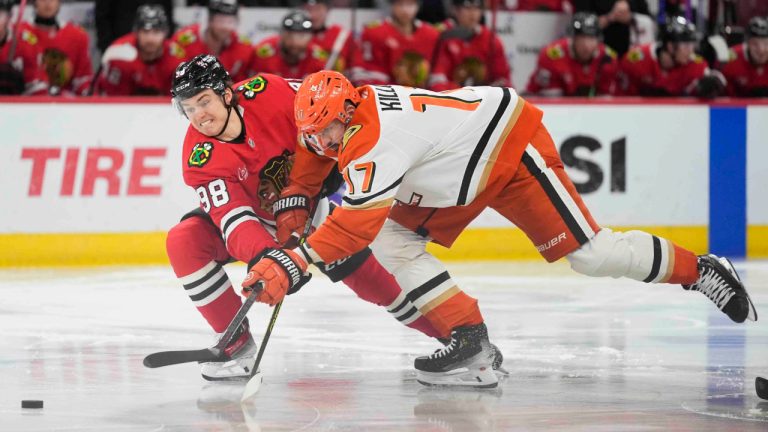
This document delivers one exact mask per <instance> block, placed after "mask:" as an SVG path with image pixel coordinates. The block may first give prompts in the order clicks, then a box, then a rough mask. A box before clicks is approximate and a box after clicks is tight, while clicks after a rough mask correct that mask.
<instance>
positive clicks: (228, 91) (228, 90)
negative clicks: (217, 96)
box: [224, 87, 232, 105]
mask: <svg viewBox="0 0 768 432" xmlns="http://www.w3.org/2000/svg"><path fill="white" fill-rule="evenodd" d="M224 102H225V103H226V104H227V105H231V104H232V89H231V88H229V87H227V88H226V89H224Z"/></svg>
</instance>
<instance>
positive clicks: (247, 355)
mask: <svg viewBox="0 0 768 432" xmlns="http://www.w3.org/2000/svg"><path fill="white" fill-rule="evenodd" d="M219 336H221V335H217V338H218V337H219ZM257 352H258V347H257V346H256V342H254V341H253V337H252V336H251V332H250V329H249V326H248V321H247V320H246V321H244V322H243V324H242V325H241V326H240V330H238V333H236V334H235V336H234V338H233V341H232V342H231V343H230V344H229V345H228V346H227V347H226V348H225V349H224V353H225V354H226V355H227V356H228V360H226V361H223V362H207V363H201V364H200V372H201V373H202V375H203V378H205V379H206V380H208V381H235V380H247V379H248V378H250V373H251V369H253V366H254V364H255V363H256V353H257Z"/></svg>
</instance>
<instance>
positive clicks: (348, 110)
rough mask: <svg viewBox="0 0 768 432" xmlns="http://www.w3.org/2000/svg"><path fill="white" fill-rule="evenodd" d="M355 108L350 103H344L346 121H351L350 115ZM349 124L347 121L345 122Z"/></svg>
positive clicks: (353, 112)
mask: <svg viewBox="0 0 768 432" xmlns="http://www.w3.org/2000/svg"><path fill="white" fill-rule="evenodd" d="M356 108H357V107H356V106H355V104H353V103H352V102H344V113H345V114H346V115H347V119H349V120H352V115H354V114H355V109H356ZM347 123H349V121H348V122H347Z"/></svg>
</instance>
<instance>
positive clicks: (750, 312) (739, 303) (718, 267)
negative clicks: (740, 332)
mask: <svg viewBox="0 0 768 432" xmlns="http://www.w3.org/2000/svg"><path fill="white" fill-rule="evenodd" d="M683 288H685V289H686V290H691V291H699V292H701V293H703V294H704V295H706V296H707V297H709V299H710V300H712V302H713V303H715V306H717V307H718V308H719V309H720V310H721V311H723V312H724V313H725V314H726V315H728V317H729V318H730V319H731V320H733V321H734V322H737V323H741V322H744V320H747V319H749V320H751V321H757V311H756V310H755V306H754V305H753V304H752V300H751V299H750V298H749V294H747V290H746V289H745V288H744V284H742V283H741V279H739V275H738V274H736V269H734V268H733V264H731V261H729V260H728V258H719V257H718V256H716V255H712V254H709V255H699V279H698V280H697V281H696V282H694V283H693V284H691V285H683Z"/></svg>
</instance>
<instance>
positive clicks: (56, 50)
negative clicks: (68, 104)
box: [24, 0, 93, 95]
mask: <svg viewBox="0 0 768 432" xmlns="http://www.w3.org/2000/svg"><path fill="white" fill-rule="evenodd" d="M34 4H35V19H34V22H33V23H32V24H29V23H25V24H24V29H25V30H29V31H30V32H32V33H33V34H34V35H35V37H37V41H38V43H39V45H40V50H41V52H42V68H43V70H44V71H45V74H46V76H47V79H48V84H49V92H50V93H51V94H60V93H65V94H75V95H85V94H86V92H87V91H88V86H89V85H90V83H91V79H92V78H93V71H92V70H91V68H92V64H91V55H90V53H89V52H88V33H86V32H85V30H83V28H82V27H80V26H78V25H76V24H74V23H71V22H65V23H60V22H59V21H58V20H57V18H56V16H57V15H58V13H59V9H60V7H61V2H60V0H35V3H34Z"/></svg>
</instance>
